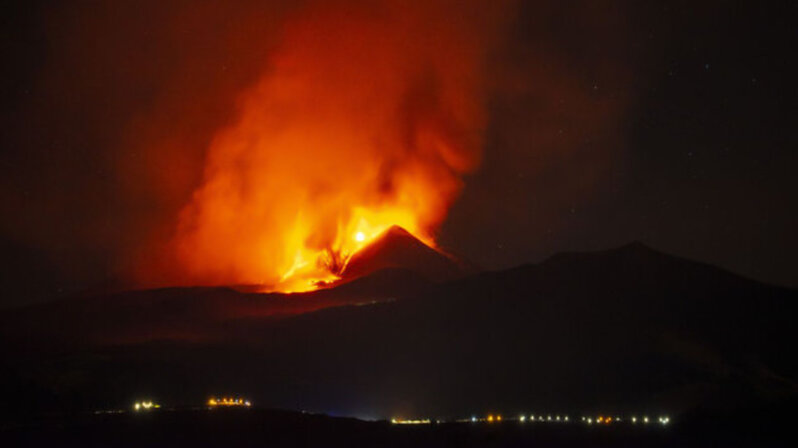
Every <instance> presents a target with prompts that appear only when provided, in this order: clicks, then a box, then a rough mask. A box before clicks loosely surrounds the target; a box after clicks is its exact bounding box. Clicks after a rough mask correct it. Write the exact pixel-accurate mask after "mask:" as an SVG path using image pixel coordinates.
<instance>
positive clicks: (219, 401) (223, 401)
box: [208, 397, 252, 407]
mask: <svg viewBox="0 0 798 448" xmlns="http://www.w3.org/2000/svg"><path fill="white" fill-rule="evenodd" d="M208 406H210V407H217V406H225V407H227V406H230V407H232V406H243V407H250V406H252V403H251V402H250V401H249V400H246V399H243V398H230V397H223V398H216V397H211V398H210V399H209V400H208Z"/></svg>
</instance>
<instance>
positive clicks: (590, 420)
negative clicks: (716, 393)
mask: <svg viewBox="0 0 798 448" xmlns="http://www.w3.org/2000/svg"><path fill="white" fill-rule="evenodd" d="M502 420H503V419H502V416H501V414H488V415H486V416H484V417H478V416H472V417H471V418H468V419H461V420H453V421H454V422H457V423H467V422H470V423H478V422H483V423H499V422H501V421H502ZM509 420H512V421H518V422H520V423H526V422H534V423H570V422H571V418H570V417H569V416H568V415H551V414H546V415H543V414H540V415H535V414H528V415H526V414H521V415H519V416H518V417H517V418H509ZM657 421H658V422H659V424H660V425H662V426H665V425H667V424H669V423H670V421H671V419H670V417H668V416H667V415H666V416H660V417H659V419H658V420H657ZM431 422H432V420H429V419H425V420H403V419H396V418H394V419H391V423H394V424H426V423H431ZM624 422H625V423H627V424H628V423H631V424H638V423H641V424H643V425H648V424H651V423H652V420H651V419H649V417H648V416H643V417H637V416H632V417H629V418H621V417H620V416H617V415H616V416H612V415H598V416H595V417H593V416H584V417H582V423H584V424H587V425H591V426H592V425H605V426H606V425H612V424H617V423H624Z"/></svg>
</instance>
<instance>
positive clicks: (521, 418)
mask: <svg viewBox="0 0 798 448" xmlns="http://www.w3.org/2000/svg"><path fill="white" fill-rule="evenodd" d="M518 420H520V421H522V422H525V421H526V417H525V416H523V415H522V416H520V417H518Z"/></svg>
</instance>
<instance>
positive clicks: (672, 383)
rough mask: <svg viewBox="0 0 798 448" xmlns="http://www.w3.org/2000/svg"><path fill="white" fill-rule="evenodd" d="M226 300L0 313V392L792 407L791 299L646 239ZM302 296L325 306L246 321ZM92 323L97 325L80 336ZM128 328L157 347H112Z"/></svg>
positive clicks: (342, 403) (123, 341)
mask: <svg viewBox="0 0 798 448" xmlns="http://www.w3.org/2000/svg"><path fill="white" fill-rule="evenodd" d="M399 237H402V236H401V234H400V235H399ZM385 253H391V252H385ZM386 258H387V257H386ZM380 276H384V277H385V278H390V279H393V280H392V281H391V282H386V281H384V280H383V279H381V278H380ZM389 284H390V285H389ZM403 287H404V290H403V291H401V292H395V291H388V290H381V289H382V288H387V289H392V288H396V291H399V290H400V289H402V288H403ZM347 288H349V289H348V290H347ZM224 291H225V292H224V294H222V295H219V292H218V291H216V292H214V291H209V290H207V289H197V290H180V297H177V296H174V294H172V293H170V292H169V291H168V290H167V291H164V290H161V291H153V292H147V291H140V292H135V293H128V294H133V296H130V297H126V296H125V297H122V298H121V299H120V297H116V298H113V297H105V298H103V299H99V298H96V299H93V302H92V303H93V305H92V306H90V307H89V306H85V308H84V309H85V310H87V311H82V314H80V315H79V316H77V317H74V316H73V317H72V318H67V317H68V316H70V314H69V310H70V308H72V307H74V306H75V305H74V304H73V303H71V302H70V301H59V302H55V303H51V304H46V305H40V306H39V307H31V308H28V309H20V310H9V311H6V312H5V313H3V315H2V316H0V323H2V324H3V326H2V330H0V342H2V344H0V347H2V349H0V350H2V352H1V353H0V354H1V355H2V357H0V359H2V364H3V365H2V366H0V367H2V370H0V372H4V373H3V375H4V377H3V378H2V379H3V381H2V382H1V384H3V386H2V387H3V390H0V393H3V394H4V395H3V396H6V397H9V400H8V402H9V403H19V402H24V403H25V405H26V406H30V407H32V408H34V409H51V408H63V407H78V408H80V407H82V408H90V407H91V406H96V402H97V400H102V401H103V402H104V403H127V402H129V401H130V400H131V398H132V397H133V396H136V395H137V394H148V396H157V397H159V399H161V400H162V401H172V402H176V403H192V402H196V401H197V400H200V401H201V400H202V398H203V397H204V396H205V395H207V394H208V393H212V392H213V391H219V390H222V391H235V392H236V393H241V394H246V395H247V396H250V397H252V398H253V399H254V400H256V401H257V402H258V403H261V404H263V405H267V406H274V407H281V408H289V409H307V410H312V411H319V412H327V413H331V414H334V415H354V416H360V417H370V418H378V417H390V416H392V415H437V416H442V417H443V416H452V417H455V416H460V417H462V416H464V415H466V416H467V415H471V414H472V413H482V412H494V411H495V412H499V411H500V412H506V413H515V412H531V411H538V410H539V411H541V412H561V411H562V412H566V411H569V412H574V413H577V412H619V413H623V412H632V411H633V412H641V413H642V412H649V413H652V414H654V413H656V412H662V413H669V414H671V415H678V414H679V413H684V412H690V411H694V410H697V409H747V408H750V407H752V406H758V405H761V404H763V403H765V404H767V403H779V402H783V401H784V400H790V399H795V398H796V397H798V385H797V384H798V383H797V382H796V380H797V379H798V357H797V356H796V355H795V352H794V350H793V349H792V343H793V341H794V340H796V336H798V334H796V333H798V330H796V326H795V325H794V319H795V316H796V311H798V292H796V291H795V290H791V289H786V288H780V287H776V286H771V285H766V284H762V283H759V282H756V281H753V280H749V279H746V278H743V277H740V276H737V275H735V274H733V273H730V272H728V271H725V270H722V269H719V268H716V267H714V266H711V265H707V264H704V263H699V262H694V261H690V260H686V259H683V258H679V257H675V256H671V255H667V254H663V253H660V252H657V251H655V250H653V249H651V248H648V247H646V246H644V245H642V244H639V243H635V244H630V245H626V246H623V247H620V248H616V249H611V250H606V251H599V252H584V253H565V254H559V255H555V256H553V257H551V258H549V259H548V260H546V261H544V262H542V263H539V264H528V265H524V266H519V267H517V268H513V269H509V270H505V271H496V272H481V273H477V274H474V275H471V276H467V277H464V278H461V279H458V280H454V281H449V282H444V283H430V282H428V281H427V280H425V279H423V278H422V277H420V276H419V275H418V274H415V273H412V271H407V270H396V269H395V270H382V271H376V272H374V273H372V274H371V275H370V276H365V277H361V278H359V279H358V280H355V281H353V282H349V283H346V284H343V285H341V286H339V287H337V288H331V289H328V290H324V291H317V292H314V293H309V294H304V295H290V296H284V295H273V294H269V295H264V294H261V295H257V294H251V295H243V297H238V296H236V295H235V294H239V295H241V293H235V292H234V291H231V290H224ZM156 297H157V298H156ZM192 297H193V298H194V299H192ZM231 297H232V299H231ZM322 299H323V300H326V302H324V301H323V300H322ZM115 300H121V302H124V303H127V305H125V307H128V308H124V309H123V310H118V309H117V308H116V307H117V305H116V304H115V303H114V301H115ZM190 300H198V302H196V304H195V303H194V302H190ZM138 301H141V303H143V304H144V305H141V306H140V308H136V306H135V303H137V302H138ZM304 301H308V303H316V304H319V303H322V302H323V306H315V307H311V308H309V309H312V310H315V311H309V312H294V313H283V314H280V315H277V314H274V313H271V314H270V313H269V312H256V311H253V310H258V309H260V308H259V307H267V305H265V304H266V303H269V302H274V303H280V304H293V305H292V306H296V307H301V306H302V303H303V302H304ZM313 301H316V302H313ZM228 302H230V303H233V304H240V303H247V304H249V305H248V306H249V307H243V308H242V307H241V306H240V305H236V306H231V305H230V303H228ZM201 303H204V305H202V306H200V305H197V304H201ZM261 303H263V305H261ZM281 306H285V305H281ZM130 307H132V308H130ZM55 309H57V310H58V311H57V312H56V311H52V310H55ZM136 309H138V310H139V311H138V312H137V313H138V314H135V313H132V311H131V310H136ZM241 309H244V310H245V311H246V312H233V311H235V310H241ZM115 310H116V311H115ZM225 310H226V311H225ZM231 310H233V311H231ZM43 316H49V317H47V319H44V318H43ZM59 316H61V317H63V319H62V320H60V321H59ZM119 316H133V317H131V318H129V319H127V320H125V321H123V323H124V325H122V324H118V323H114V322H118V321H119V319H120V317H119ZM158 316H166V317H164V318H159V317H158ZM42 319H44V321H42ZM93 321H104V322H106V323H105V324H104V326H101V327H100V329H99V330H96V331H94V332H93V333H91V336H92V337H83V336H80V337H77V336H75V335H85V334H87V333H86V332H84V331H81V330H80V328H82V327H91V323H92V322H93ZM170 328H171V329H174V330H179V329H185V328H190V329H191V332H190V334H191V336H192V337H183V334H182V333H181V332H180V331H175V332H174V334H171V335H170V334H169V332H167V331H164V329H170ZM48 329H49V332H48V331H46V330H48ZM123 330H124V332H127V333H129V334H135V335H145V336H147V335H149V336H153V337H149V338H146V337H145V338H142V337H138V338H117V337H116V336H115V335H116V333H117V332H122V331H123ZM40 333H41V334H49V335H50V336H49V337H47V338H40V337H37V336H36V335H38V334H40ZM70 335H71V336H70ZM103 336H104V337H105V338H103ZM70 338H71V342H70V344H65V343H64V340H65V339H70ZM175 385H180V386H179V387H176V386H175ZM17 398H18V399H17ZM192 400H193V401H192ZM15 406H16V405H15ZM6 411H7V412H8V413H12V414H13V413H14V412H19V409H18V406H17V407H15V408H14V409H10V410H8V409H7V410H6Z"/></svg>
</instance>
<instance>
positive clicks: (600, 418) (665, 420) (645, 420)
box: [582, 415, 671, 426]
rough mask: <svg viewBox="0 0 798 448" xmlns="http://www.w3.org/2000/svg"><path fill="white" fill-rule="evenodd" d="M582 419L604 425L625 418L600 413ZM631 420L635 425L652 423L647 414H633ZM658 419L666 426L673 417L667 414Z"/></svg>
mask: <svg viewBox="0 0 798 448" xmlns="http://www.w3.org/2000/svg"><path fill="white" fill-rule="evenodd" d="M582 421H583V422H585V423H587V424H588V425H592V424H594V423H595V424H597V425H602V424H603V425H609V424H611V423H621V422H622V421H623V420H621V417H609V416H608V417H605V416H602V415H599V416H598V417H596V418H595V419H594V418H593V417H582ZM630 421H631V422H632V424H633V425H636V424H637V423H638V422H640V423H642V424H644V425H648V424H649V423H651V419H650V418H648V416H646V415H644V416H643V417H642V418H638V417H637V416H634V415H633V416H632V417H631V418H630ZM657 421H658V422H659V424H661V425H663V426H664V425H667V424H668V423H670V421H671V418H670V417H668V416H667V415H666V416H662V417H659V419H658V420H657Z"/></svg>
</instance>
